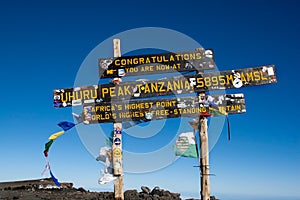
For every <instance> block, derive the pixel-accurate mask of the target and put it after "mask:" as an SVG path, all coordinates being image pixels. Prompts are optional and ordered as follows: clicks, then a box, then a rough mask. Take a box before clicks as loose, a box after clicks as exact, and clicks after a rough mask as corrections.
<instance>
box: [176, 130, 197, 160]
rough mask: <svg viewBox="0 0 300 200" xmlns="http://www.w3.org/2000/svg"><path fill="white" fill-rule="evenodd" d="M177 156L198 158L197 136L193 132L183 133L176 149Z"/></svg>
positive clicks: (177, 141)
mask: <svg viewBox="0 0 300 200" xmlns="http://www.w3.org/2000/svg"><path fill="white" fill-rule="evenodd" d="M174 151H175V155H176V156H183V157H190V158H198V157H199V156H198V151H197V146H196V139H195V134H194V133H193V132H186V133H181V134H180V135H179V137H178V139H177V140H176V144H175V147H174Z"/></svg>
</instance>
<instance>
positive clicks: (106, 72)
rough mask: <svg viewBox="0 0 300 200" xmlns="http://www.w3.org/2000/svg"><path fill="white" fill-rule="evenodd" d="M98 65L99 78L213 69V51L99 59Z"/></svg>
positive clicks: (201, 50) (198, 50) (200, 50)
mask: <svg viewBox="0 0 300 200" xmlns="http://www.w3.org/2000/svg"><path fill="white" fill-rule="evenodd" d="M98 65H99V77H100V78H115V77H123V76H125V75H126V76H140V75H149V74H162V73H172V72H185V71H189V72H190V71H203V70H206V69H215V62H214V54H213V50H211V49H207V50H205V49H202V48H201V49H197V50H194V51H189V52H181V53H171V52H169V53H162V54H150V55H138V56H122V57H117V58H100V59H99V62H98Z"/></svg>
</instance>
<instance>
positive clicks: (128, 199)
mask: <svg viewBox="0 0 300 200" xmlns="http://www.w3.org/2000/svg"><path fill="white" fill-rule="evenodd" d="M61 185H62V186H61V187H60V188H57V187H55V185H54V183H53V181H52V180H51V179H38V180H31V181H30V180H29V181H16V182H5V183H0V199H30V200H40V199H43V200H52V199H60V200H68V199H72V200H73V199H74V200H76V199H82V200H98V199H99V200H113V199H114V193H113V192H90V191H87V190H85V189H84V188H82V187H80V188H74V187H73V183H61ZM124 199H125V200H181V198H180V194H179V193H172V192H170V191H168V190H164V189H160V188H159V187H158V186H156V187H154V188H153V189H152V191H151V190H150V189H149V188H148V187H146V186H142V187H141V192H138V191H137V190H127V191H125V192H124ZM190 200H192V199H190ZM194 200H195V199H194ZM211 200H217V199H216V198H215V197H214V196H212V197H211Z"/></svg>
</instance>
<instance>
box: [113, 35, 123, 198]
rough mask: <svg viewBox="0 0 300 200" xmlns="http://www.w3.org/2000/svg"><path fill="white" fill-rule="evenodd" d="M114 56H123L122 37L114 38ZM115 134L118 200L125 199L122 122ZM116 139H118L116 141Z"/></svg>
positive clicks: (116, 195)
mask: <svg viewBox="0 0 300 200" xmlns="http://www.w3.org/2000/svg"><path fill="white" fill-rule="evenodd" d="M113 45H114V57H120V56H121V48H120V39H114V40H113ZM113 128H114V136H113V141H112V157H113V160H112V162H113V169H114V170H113V171H114V175H115V176H118V178H117V179H116V180H115V181H114V194H115V199H116V200H124V192H123V185H124V183H123V166H122V165H123V163H122V157H123V155H122V154H123V152H122V142H123V141H122V123H114V125H113ZM115 141H118V143H117V142H115Z"/></svg>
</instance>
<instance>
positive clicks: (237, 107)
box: [83, 94, 246, 124]
mask: <svg viewBox="0 0 300 200" xmlns="http://www.w3.org/2000/svg"><path fill="white" fill-rule="evenodd" d="M210 107H211V108H214V109H215V110H214V112H212V110H211V109H209V108H210ZM215 111H217V112H215ZM206 112H207V113H215V114H217V115H218V114H220V115H222V113H223V114H225V113H227V114H238V113H244V112H246V106H245V100H244V95H243V94H226V95H216V96H208V99H205V100H200V99H199V98H198V97H181V98H161V99H157V98H156V99H152V100H150V99H149V100H132V101H127V102H123V101H121V102H114V103H105V102H101V103H96V104H84V106H83V115H84V119H85V123H86V124H97V123H111V122H125V121H144V122H145V121H151V120H160V119H167V118H180V117H194V116H197V115H199V113H206Z"/></svg>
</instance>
